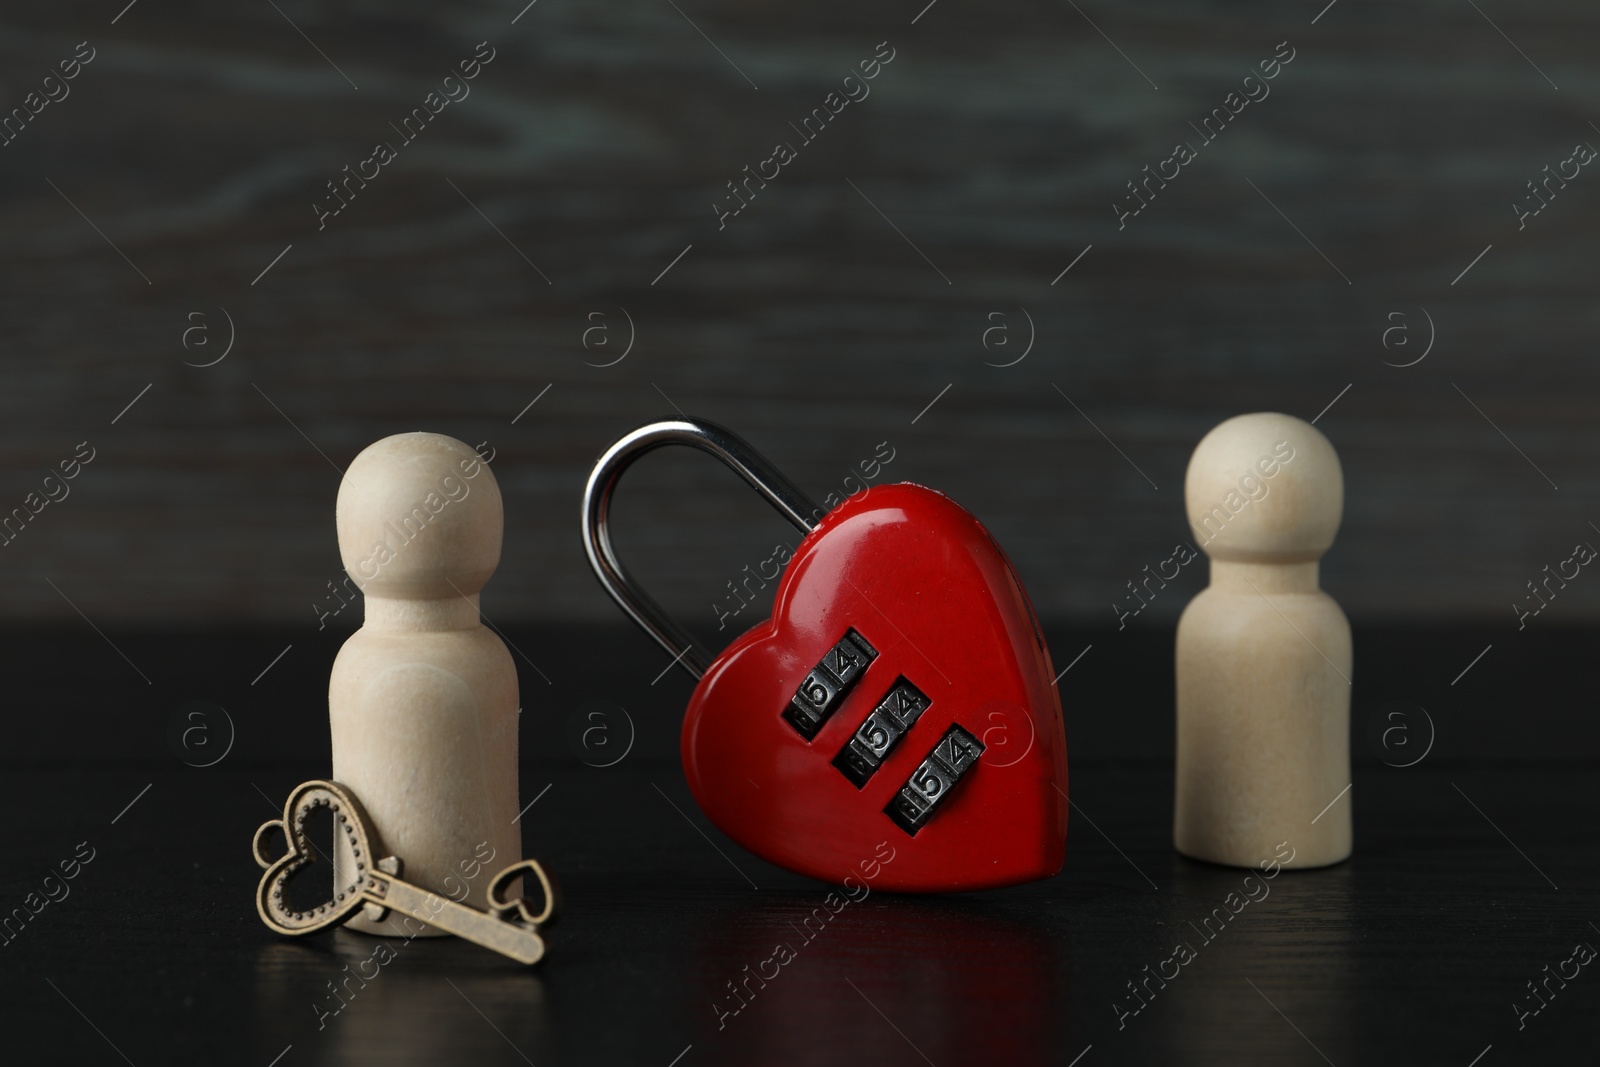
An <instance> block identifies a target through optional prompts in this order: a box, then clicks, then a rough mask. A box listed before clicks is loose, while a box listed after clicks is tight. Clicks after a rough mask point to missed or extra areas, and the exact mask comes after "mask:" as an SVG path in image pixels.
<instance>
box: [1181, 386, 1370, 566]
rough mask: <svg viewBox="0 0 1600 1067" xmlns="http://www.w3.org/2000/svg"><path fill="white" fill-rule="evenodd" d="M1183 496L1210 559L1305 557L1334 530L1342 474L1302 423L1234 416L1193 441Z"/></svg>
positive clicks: (1329, 449) (1317, 554)
mask: <svg viewBox="0 0 1600 1067" xmlns="http://www.w3.org/2000/svg"><path fill="white" fill-rule="evenodd" d="M1183 498H1184V505H1185V507H1186V509H1187V511H1188V513H1189V528H1190V529H1191V530H1192V531H1193V532H1194V535H1195V537H1196V538H1198V540H1197V541H1196V542H1195V543H1196V544H1197V545H1198V546H1199V547H1200V548H1202V549H1204V550H1205V553H1206V554H1207V555H1208V556H1210V557H1211V558H1212V559H1221V560H1233V561H1243V562H1256V563H1302V562H1311V561H1313V560H1316V559H1320V558H1321V556H1322V554H1323V553H1324V552H1326V551H1327V550H1328V546H1330V545H1332V544H1333V538H1334V535H1335V534H1337V533H1338V532H1339V519H1340V518H1341V516H1342V515H1343V514H1344V472H1343V471H1342V470H1341V469H1340V467H1339V455H1338V453H1336V452H1335V451H1334V450H1333V445H1331V444H1329V443H1328V439H1327V438H1326V437H1324V436H1322V433H1321V431H1319V430H1318V429H1317V428H1316V427H1315V426H1312V425H1311V424H1310V423H1308V422H1304V421H1302V420H1300V419H1297V418H1295V417H1294V416H1293V415H1280V414H1278V413H1277V412H1271V411H1264V412H1257V413H1255V414H1252V415H1237V416H1235V417H1233V418H1231V419H1229V420H1228V421H1227V422H1224V423H1222V424H1221V425H1220V426H1217V427H1216V428H1215V429H1213V430H1212V431H1211V432H1210V433H1208V434H1206V435H1205V437H1204V438H1202V439H1201V441H1200V443H1199V444H1198V445H1196V446H1195V450H1194V455H1193V456H1191V457H1190V459H1189V470H1188V473H1187V474H1186V475H1185V476H1184V480H1183Z"/></svg>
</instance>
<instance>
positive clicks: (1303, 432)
mask: <svg viewBox="0 0 1600 1067" xmlns="http://www.w3.org/2000/svg"><path fill="white" fill-rule="evenodd" d="M1184 497H1185V502H1186V505H1187V510H1188V513H1189V523H1190V526H1191V527H1192V528H1193V529H1194V531H1195V534H1196V535H1197V536H1198V538H1199V539H1200V540H1199V542H1198V543H1199V544H1200V546H1201V548H1202V549H1203V550H1204V551H1205V552H1206V554H1207V555H1208V556H1210V557H1211V584H1210V586H1209V587H1208V588H1206V589H1205V590H1203V591H1202V592H1201V593H1200V594H1199V595H1198V596H1196V597H1195V598H1194V600H1193V601H1191V602H1190V603H1189V606H1188V607H1187V608H1185V609H1184V613H1183V617H1182V619H1181V620H1180V621H1179V623H1178V638H1177V783H1176V794H1175V804H1174V814H1173V843H1174V845H1175V846H1176V847H1177V849H1178V851H1179V852H1182V853H1184V854H1185V855H1188V856H1193V857H1195V858H1196V859H1203V860H1209V861H1211V862H1213V863H1225V864H1229V865H1233V866H1239V867H1254V866H1257V865H1258V864H1260V863H1261V862H1263V861H1265V860H1269V859H1272V858H1273V857H1274V856H1275V855H1276V854H1277V848H1278V846H1279V845H1280V844H1281V843H1283V842H1287V843H1288V844H1289V846H1290V847H1291V848H1292V849H1293V850H1294V852H1293V855H1294V859H1293V860H1292V861H1289V862H1287V863H1284V866H1289V867H1318V866H1324V865H1326V864H1330V863H1337V862H1339V861H1340V860H1343V859H1345V858H1347V857H1348V856H1349V855H1350V849H1351V828H1350V827H1351V820H1350V812H1351V796H1350V794H1349V793H1348V792H1347V791H1346V789H1347V787H1348V786H1349V784H1350V688H1351V683H1350V679H1351V677H1352V670H1351V645H1350V624H1349V622H1348V621H1346V619H1345V616H1344V612H1342V611H1341V610H1340V609H1339V605H1338V604H1337V603H1336V602H1335V601H1334V600H1333V598H1332V597H1330V596H1328V595H1327V594H1326V593H1324V592H1322V590H1321V589H1320V588H1319V586H1318V560H1319V559H1320V558H1321V557H1322V554H1323V553H1324V552H1326V551H1327V550H1328V547H1329V546H1330V545H1331V544H1332V543H1333V539H1334V535H1335V534H1336V533H1337V532H1338V528H1339V520H1340V516H1341V513H1342V511H1343V508H1344V478H1343V473H1342V472H1341V470H1340V467H1339V457H1338V455H1337V454H1336V453H1335V452H1334V450H1333V446H1332V445H1331V444H1329V443H1328V440H1327V438H1325V437H1323V436H1322V434H1321V433H1320V432H1319V431H1318V430H1317V429H1316V428H1315V427H1313V426H1311V425H1309V424H1308V423H1305V422H1303V421H1301V420H1300V419H1296V418H1293V417H1291V416H1288V415H1278V414H1271V413H1262V414H1254V415H1241V416H1239V417H1237V418H1234V419H1229V420H1228V421H1227V422H1224V423H1222V424H1221V425H1220V426H1218V427H1217V428H1216V429H1214V430H1212V431H1211V433H1209V434H1207V435H1206V437H1205V438H1204V439H1203V440H1202V441H1201V442H1200V444H1199V446H1198V447H1196V449H1195V452H1194V456H1193V458H1192V459H1191V460H1190V461H1189V470H1188V474H1187V476H1186V479H1185V485H1184Z"/></svg>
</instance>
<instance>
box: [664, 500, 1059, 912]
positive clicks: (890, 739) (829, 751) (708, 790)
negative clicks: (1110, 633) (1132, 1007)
mask: <svg viewBox="0 0 1600 1067" xmlns="http://www.w3.org/2000/svg"><path fill="white" fill-rule="evenodd" d="M683 764H684V770H685V772H686V773H687V775H688V778H689V787H690V789H691V790H693V792H694V795H695V799H696V800H698V801H699V802H700V807H701V808H702V809H703V810H704V811H705V813H706V814H707V815H708V816H709V817H710V818H711V820H712V821H713V822H714V823H716V824H717V826H718V827H720V828H721V829H722V831H723V832H724V833H726V834H727V835H728V836H729V837H731V838H733V839H734V840H735V841H737V842H739V844H741V845H743V846H744V847H745V848H747V849H749V850H750V851H751V852H754V853H755V854H756V855H758V856H761V857H762V858H763V859H766V860H768V861H770V862H772V863H775V864H777V865H778V866H780V867H787V868H788V869H790V870H793V871H798V872H800V873H802V874H808V875H811V876H812V877H814V878H821V879H824V880H827V881H831V882H839V881H841V880H842V879H843V878H844V877H845V876H846V875H850V874H854V875H855V876H856V877H857V878H861V877H862V873H861V872H862V867H861V864H862V863H863V861H870V860H872V859H873V857H874V855H875V854H876V850H877V849H878V847H879V844H880V842H884V841H887V842H888V843H889V845H890V847H891V849H892V854H893V856H894V859H893V860H892V861H890V862H887V863H883V864H882V865H881V868H880V869H879V871H878V873H877V875H876V877H875V878H874V879H873V882H872V884H873V885H874V886H875V887H876V888H879V889H890V890H898V891H902V892H939V891H947V890H962V889H983V888H990V887H994V886H1003V885H1012V884H1015V883H1018V882H1027V881H1032V880H1033V879H1036V878H1046V877H1049V876H1050V875H1052V874H1054V873H1056V871H1058V870H1060V868H1061V862H1062V859H1063V856H1064V854H1065V848H1066V820H1067V798H1066V795H1065V792H1064V791H1065V789H1066V784H1067V757H1066V741H1065V738H1064V735H1063V730H1062V723H1061V707H1060V703H1059V700H1058V698H1057V695H1056V689H1055V686H1054V684H1053V683H1052V681H1051V671H1050V657H1049V654H1048V652H1047V651H1046V650H1045V645H1044V641H1043V639H1042V638H1041V637H1040V635H1039V630H1038V627H1037V624H1036V622H1035V619H1034V614H1033V609H1032V606H1031V605H1030V604H1029V602H1028V598H1027V594H1026V593H1024V592H1023V589H1022V586H1021V584H1020V583H1019V582H1018V581H1017V578H1016V575H1015V573H1014V572H1013V571H1012V569H1011V566H1010V563H1009V562H1008V561H1007V560H1006V558H1005V556H1004V554H1003V553H1001V551H1000V549H999V547H998V546H997V545H996V544H995V543H994V541H993V539H991V538H990V536H989V534H988V532H987V531H986V530H985V529H984V528H983V526H982V525H980V524H979V523H978V520H977V519H975V518H973V517H972V515H970V514H969V513H967V512H966V511H964V510H962V509H961V508H960V507H959V506H957V505H956V504H955V503H954V502H953V501H951V500H949V499H948V498H946V497H944V496H942V495H940V494H938V493H936V492H934V491H932V490H930V489H924V488H922V487H921V486H917V485H909V484H902V485H887V486H877V487H874V488H872V489H871V490H869V491H867V492H865V493H862V494H858V495H857V496H856V497H853V498H851V499H849V500H847V501H845V502H844V503H842V504H840V505H839V506H838V507H836V508H835V509H834V510H833V511H831V512H829V513H828V515H827V516H826V517H825V518H824V519H823V520H822V522H821V523H820V524H819V525H818V526H817V528H816V529H815V530H813V531H812V532H811V533H810V534H808V535H807V536H806V538H805V539H804V540H803V541H802V542H801V543H800V546H799V548H798V549H797V550H796V551H795V553H794V558H793V559H792V560H791V561H790V563H789V565H788V568H787V569H786V570H785V571H784V574H783V576H782V578H781V580H780V581H779V584H778V588H777V593H776V597H775V600H774V603H773V609H772V618H771V619H770V620H769V621H767V622H765V623H762V624H760V625H758V626H756V627H755V628H754V629H752V630H750V631H749V632H748V633H746V634H745V635H744V636H742V637H740V638H738V639H737V640H735V641H734V642H733V644H731V645H730V646H728V648H727V649H726V650H725V651H724V652H723V653H722V654H721V655H720V656H718V657H717V658H716V660H715V661H714V662H713V663H712V665H711V669H710V670H709V671H707V672H706V674H705V677H703V678H702V679H701V681H700V684H699V685H698V686H697V687H696V688H695V691H694V696H693V697H692V698H691V699H690V701H689V710H688V713H687V715H686V716H685V718H684V724H683ZM879 858H880V859H881V856H880V857H879ZM873 866H874V867H877V866H878V864H873Z"/></svg>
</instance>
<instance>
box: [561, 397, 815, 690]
mask: <svg viewBox="0 0 1600 1067" xmlns="http://www.w3.org/2000/svg"><path fill="white" fill-rule="evenodd" d="M664 445H689V446H690V447H692V448H698V449H700V450H701V451H702V452H709V453H711V454H712V455H713V456H716V457H717V458H718V459H720V460H721V461H722V462H723V465H724V466H726V467H728V468H729V469H730V470H732V471H734V472H735V473H736V474H738V475H739V477H741V478H743V479H744V480H745V481H746V482H748V483H749V484H750V486H751V488H753V489H755V491H756V492H758V493H760V494H761V495H762V496H764V497H766V498H767V501H768V503H770V504H771V505H772V506H773V507H774V508H776V509H777V510H778V514H780V515H782V516H783V517H784V518H786V519H788V520H789V521H790V522H791V523H793V524H794V525H795V527H796V528H798V529H799V530H800V532H801V533H810V532H811V531H812V530H813V529H814V528H815V527H816V521H815V520H816V519H817V518H820V517H821V515H822V509H821V508H820V507H818V506H817V505H816V504H815V503H814V502H813V501H812V500H811V498H810V497H808V496H806V494H805V493H804V492H802V491H801V490H800V488H799V487H798V486H796V485H795V484H794V483H793V482H791V481H790V480H789V479H788V478H786V477H784V475H783V474H782V473H781V472H780V471H779V470H778V469H777V468H776V467H774V466H773V465H772V464H771V463H769V462H768V461H767V459H766V457H764V456H762V455H761V454H760V453H759V452H757V451H756V450H755V449H753V448H751V447H750V445H749V444H748V443H747V442H746V441H745V440H744V439H743V438H741V437H739V436H738V435H736V434H734V433H732V432H731V431H729V430H726V429H724V428H723V427H721V426H718V425H717V424H716V423H714V422H708V421H706V420H705V419H697V418H689V417H686V418H682V419H667V420H664V421H662V422H652V423H650V424H649V425H647V426H641V427H639V428H638V429H637V430H634V431H633V432H632V433H629V434H628V435H627V436H625V437H623V438H622V439H621V440H619V441H618V442H617V443H616V444H614V445H612V446H611V447H610V448H608V449H606V450H605V452H603V453H602V454H601V456H600V458H599V459H598V460H596V461H595V465H594V470H592V471H590V472H589V481H588V483H587V484H586V485H585V486H584V487H583V548H584V551H585V552H586V553H587V554H588V556H589V565H590V566H591V567H593V568H594V573H595V577H597V578H599V579H600V584H601V585H602V586H603V587H604V588H605V591H606V592H607V593H610V594H611V599H613V600H615V601H616V602H617V604H618V605H619V606H620V607H621V608H622V610H623V611H625V612H627V614H628V617H629V618H631V619H632V620H633V621H634V622H636V623H638V625H639V628H640V629H642V630H644V632H645V633H647V634H649V635H650V636H651V637H653V638H655V639H656V641H657V642H659V643H660V645H661V647H662V648H664V649H666V650H667V652H668V654H669V655H671V656H672V658H673V662H674V663H677V664H679V665H680V666H682V667H683V669H684V670H686V671H688V672H689V673H690V674H691V675H692V676H693V677H694V678H696V679H699V678H700V677H701V676H702V675H704V674H705V672H706V669H707V668H708V666H709V665H710V664H709V661H708V660H707V659H705V658H703V657H702V655H701V653H700V650H699V649H698V648H696V647H695V643H694V640H693V639H692V638H691V637H690V636H689V635H688V633H687V632H686V631H684V629H683V628H682V627H680V626H679V625H678V624H677V623H676V622H674V621H673V620H672V618H671V616H669V615H668V614H667V613H666V611H664V610H663V609H662V607H661V605H660V604H657V603H656V602H655V600H654V599H652V598H651V596H650V594H648V593H646V592H645V591H644V590H643V589H641V588H639V585H638V583H637V582H635V581H634V580H633V578H632V577H631V576H630V575H629V574H628V572H627V569H626V568H624V567H623V566H622V561H621V560H619V559H618V558H617V553H616V550H615V549H614V548H613V547H612V545H611V525H610V513H611V494H612V493H613V492H614V491H615V490H616V487H617V480H618V479H619V478H621V477H622V472H623V471H625V470H627V469H628V468H629V467H630V466H632V465H633V461H634V460H636V459H638V458H639V457H640V456H642V455H644V454H645V453H646V452H650V451H652V450H654V449H657V448H661V447H662V446H664Z"/></svg>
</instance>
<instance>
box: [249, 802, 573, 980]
mask: <svg viewBox="0 0 1600 1067" xmlns="http://www.w3.org/2000/svg"><path fill="white" fill-rule="evenodd" d="M319 808H327V809H329V811H330V813H331V814H332V815H333V824H334V833H335V834H336V835H338V834H343V835H344V837H345V839H346V841H347V843H348V844H349V846H350V851H351V854H352V856H353V859H352V861H351V865H350V871H351V874H352V877H351V879H350V881H349V882H348V883H347V884H345V885H342V886H335V887H334V890H333V897H332V899H330V900H328V901H326V902H325V903H322V904H319V905H316V906H315V907H312V908H309V909H305V910H300V909H297V908H295V907H294V906H293V905H292V904H291V903H290V901H289V894H288V891H287V889H286V886H287V884H288V882H289V880H290V878H292V877H293V876H294V875H296V874H298V873H299V872H300V871H302V870H304V869H305V868H306V867H308V866H310V865H311V864H313V863H315V862H316V855H315V854H314V851H313V846H312V843H311V839H310V837H308V836H307V834H306V820H307V819H309V818H310V817H311V815H312V813H313V812H315V811H317V810H318V809H319ZM280 830H281V831H282V832H283V835H284V839H285V841H286V842H287V846H288V847H287V851H285V852H284V854H283V855H282V856H278V857H276V858H273V857H272V856H269V855H268V854H267V845H268V839H269V838H270V837H271V836H272V835H273V833H274V831H280ZM377 842H378V836H377V834H376V833H375V832H374V831H373V828H372V823H371V821H370V820H369V819H368V818H367V813H366V811H365V810H363V809H362V807H361V804H360V802H359V801H357V800H356V798H355V797H354V796H352V795H351V794H350V793H349V792H348V791H347V790H345V789H344V788H343V787H342V786H340V785H338V784H337V783H335V782H323V781H312V782H305V783H304V784H302V785H300V786H297V787H296V788H295V790H294V792H293V793H290V794H289V799H288V800H287V801H286V802H285V803H284V806H283V818H282V819H274V820H272V821H271V822H267V823H263V824H262V825H261V828H260V829H258V830H257V831H256V836H255V841H254V843H253V845H252V849H253V851H254V852H255V857H256V862H257V863H259V864H260V865H261V866H262V867H264V868H266V873H265V874H263V875H262V876H261V884H260V886H259V887H257V889H256V910H257V911H258V912H260V914H261V921H262V922H264V923H266V924H267V926H269V927H271V928H272V929H273V930H275V931H277V932H278V933H280V934H289V935H291V936H299V935H302V934H311V933H315V932H317V931H318V930H323V929H326V928H327V927H329V926H334V925H336V924H338V923H342V922H344V921H345V920H346V919H348V918H350V916H351V915H353V914H355V911H356V909H357V908H365V909H366V913H367V916H368V917H369V918H371V919H372V920H373V921H374V922H381V921H383V918H384V916H385V914H386V913H387V912H389V911H391V910H392V911H397V912H400V913H401V914H402V915H409V916H410V917H411V918H413V919H416V920H418V921H419V922H425V923H428V924H429V925H430V926H435V927H438V928H439V929H440V930H444V931H446V932H447V933H452V934H455V935H456V936H457V937H464V938H466V939H467V940H468V941H472V942H475V943H476V944H479V945H482V946H483V947H484V948H491V949H494V950H495V951H496V952H499V953H502V954H504V955H507V956H510V957H511V958H512V959H514V960H516V961H518V962H519V963H529V964H531V963H537V962H539V959H540V957H542V956H543V955H544V939H543V938H542V937H540V936H539V933H540V928H541V927H543V926H548V925H549V924H550V923H551V922H553V921H554V919H555V915H556V910H557V908H558V907H559V903H558V893H557V890H556V886H555V883H554V882H553V881H552V880H551V878H550V876H549V875H548V874H546V873H545V870H544V868H543V867H541V866H540V865H539V862H538V861H537V860H519V861H518V862H516V863H513V864H512V865H511V866H509V867H507V868H506V869H505V870H503V871H501V872H500V873H499V874H497V875H495V876H494V880H493V881H491V882H490V883H489V889H488V898H489V910H488V911H479V910H478V909H477V908H471V907H468V906H466V905H465V904H460V903H457V902H456V901H454V900H449V899H447V898H445V897H441V896H440V895H439V894H437V893H434V892H432V891H430V890H427V889H422V888H420V887H418V886H414V885H411V884H410V883H408V882H404V881H401V879H400V872H401V867H402V864H401V861H400V858H399V857H398V856H386V857H384V858H382V859H379V858H377V854H378V851H379V850H378V849H377V848H375V847H374V846H375V845H376V844H377ZM523 875H532V876H533V877H534V878H536V879H538V881H539V887H540V889H541V891H542V892H543V895H544V906H543V907H542V908H541V909H540V910H539V911H537V912H535V911H533V909H532V908H531V907H530V906H529V901H528V899H527V898H526V897H517V898H516V899H515V900H506V899H505V897H504V893H505V890H506V888H507V887H508V886H509V885H510V884H511V883H512V882H513V881H515V880H516V879H517V878H519V877H522V876H523Z"/></svg>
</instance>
